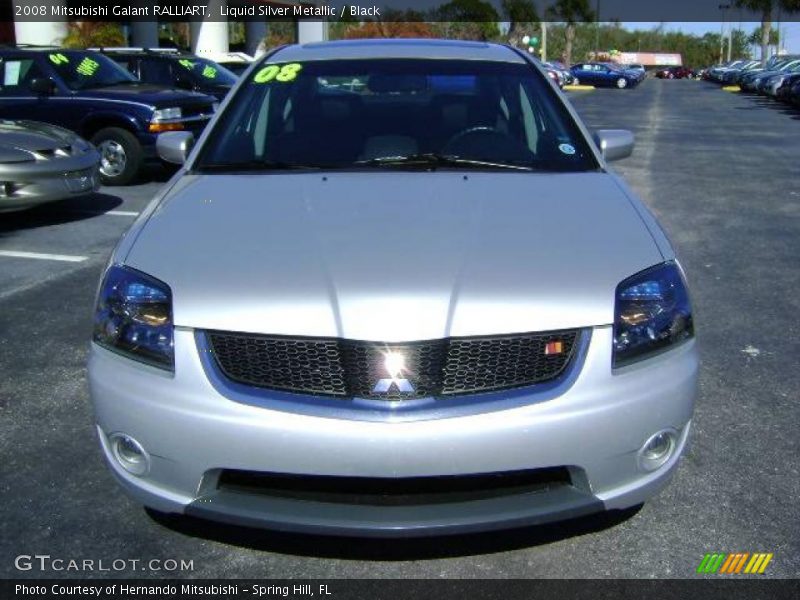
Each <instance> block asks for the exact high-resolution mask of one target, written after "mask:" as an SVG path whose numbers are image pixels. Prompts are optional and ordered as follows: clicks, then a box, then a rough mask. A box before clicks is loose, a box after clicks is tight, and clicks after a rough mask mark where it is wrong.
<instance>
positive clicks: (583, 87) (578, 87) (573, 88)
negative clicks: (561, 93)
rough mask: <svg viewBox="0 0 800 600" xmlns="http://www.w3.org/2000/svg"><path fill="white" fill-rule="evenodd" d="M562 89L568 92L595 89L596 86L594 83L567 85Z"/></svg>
mask: <svg viewBox="0 0 800 600" xmlns="http://www.w3.org/2000/svg"><path fill="white" fill-rule="evenodd" d="M562 89H564V90H566V91H568V92H573V91H577V90H593V89H594V86H593V85H565V86H564V87H563V88H562Z"/></svg>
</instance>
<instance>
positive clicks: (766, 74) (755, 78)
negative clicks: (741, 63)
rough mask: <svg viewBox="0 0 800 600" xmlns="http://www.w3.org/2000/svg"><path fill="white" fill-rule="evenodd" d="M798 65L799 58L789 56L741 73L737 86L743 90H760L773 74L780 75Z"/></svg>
mask: <svg viewBox="0 0 800 600" xmlns="http://www.w3.org/2000/svg"><path fill="white" fill-rule="evenodd" d="M797 65H800V58H789V59H785V60H780V61H777V62H775V63H774V64H773V65H772V66H771V67H769V68H766V69H761V70H757V71H752V72H750V73H748V74H743V75H742V76H741V77H740V78H739V87H740V88H741V89H742V91H744V92H756V93H759V92H762V86H763V84H764V82H766V80H767V79H769V78H770V77H772V76H773V75H782V74H785V73H787V72H790V70H791V69H793V68H794V67H795V66H797Z"/></svg>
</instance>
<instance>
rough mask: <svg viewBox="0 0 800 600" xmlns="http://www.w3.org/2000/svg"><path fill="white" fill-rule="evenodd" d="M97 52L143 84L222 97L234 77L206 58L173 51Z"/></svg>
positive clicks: (107, 49) (159, 49)
mask: <svg viewBox="0 0 800 600" xmlns="http://www.w3.org/2000/svg"><path fill="white" fill-rule="evenodd" d="M99 51H100V52H102V53H103V54H105V55H106V56H108V57H109V58H112V59H113V60H114V62H116V63H117V64H118V65H120V66H122V67H124V68H125V69H127V70H128V71H130V72H131V73H132V74H133V75H134V76H135V77H137V78H138V79H140V80H141V81H143V82H144V83H152V84H155V85H163V86H168V87H175V88H179V89H182V90H190V91H193V92H200V93H203V94H209V95H212V96H215V97H216V98H217V100H219V101H220V102H221V101H222V100H223V99H224V98H225V96H226V95H227V94H228V92H229V91H230V89H231V88H232V87H233V84H234V83H236V79H237V76H236V75H235V74H234V73H232V72H230V71H229V70H228V69H226V68H225V67H223V66H221V65H219V64H218V63H216V62H214V61H213V60H209V59H208V58H200V57H198V56H195V55H194V54H189V53H186V52H180V51H179V50H175V49H174V48H155V49H151V48H101V49H99Z"/></svg>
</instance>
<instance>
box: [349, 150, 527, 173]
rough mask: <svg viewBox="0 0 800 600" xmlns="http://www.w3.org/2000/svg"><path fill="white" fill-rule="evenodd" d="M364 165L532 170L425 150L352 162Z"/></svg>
mask: <svg viewBox="0 0 800 600" xmlns="http://www.w3.org/2000/svg"><path fill="white" fill-rule="evenodd" d="M353 164H354V165H357V166H364V167H392V166H400V167H414V166H420V167H426V168H428V169H431V170H435V169H436V168H438V167H469V168H474V169H512V170H515V171H534V170H535V169H534V167H532V166H531V165H521V164H513V163H509V162H493V161H488V160H474V159H471V158H462V157H460V156H455V155H451V154H437V153H435V152H426V153H422V154H409V155H401V156H379V157H377V158H370V159H367V160H359V161H356V162H354V163H353Z"/></svg>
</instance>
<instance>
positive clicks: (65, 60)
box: [48, 52, 69, 65]
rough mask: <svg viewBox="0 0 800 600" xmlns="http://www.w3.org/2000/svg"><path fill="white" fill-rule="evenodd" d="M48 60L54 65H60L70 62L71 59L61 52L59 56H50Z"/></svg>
mask: <svg viewBox="0 0 800 600" xmlns="http://www.w3.org/2000/svg"><path fill="white" fill-rule="evenodd" d="M48 58H49V59H50V62H52V63H53V64H54V65H60V64H64V63H68V62H69V59H68V58H67V57H66V56H64V55H63V54H61V53H60V52H59V53H57V54H50V55H49V57H48Z"/></svg>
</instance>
